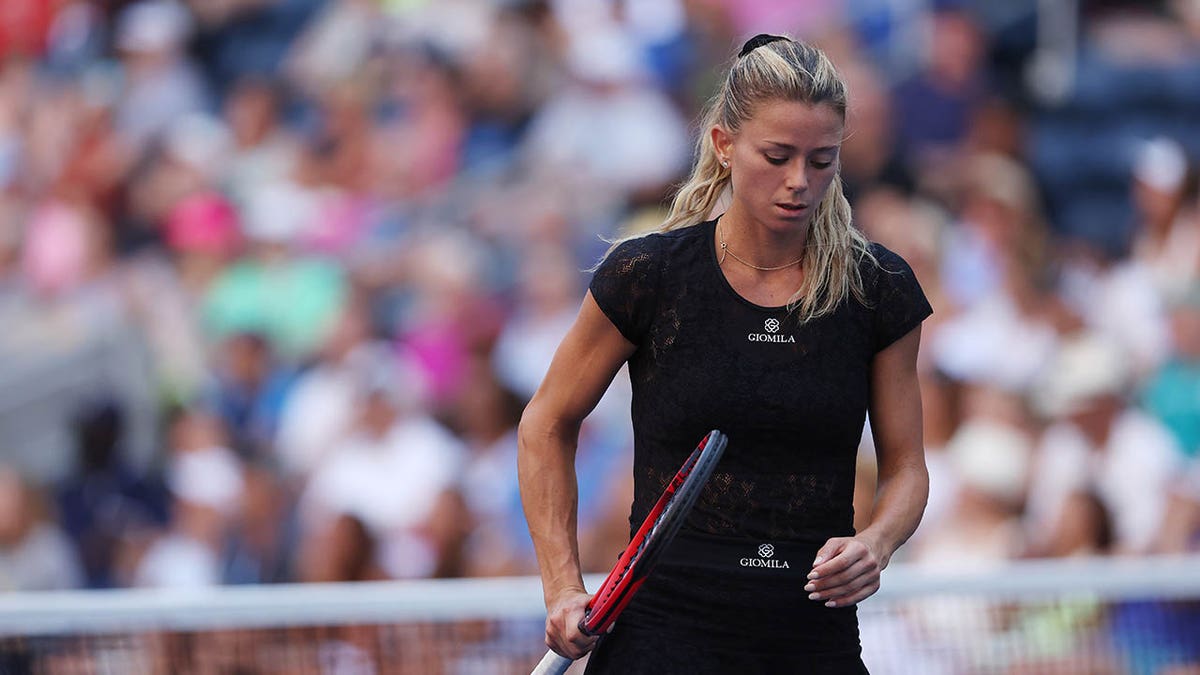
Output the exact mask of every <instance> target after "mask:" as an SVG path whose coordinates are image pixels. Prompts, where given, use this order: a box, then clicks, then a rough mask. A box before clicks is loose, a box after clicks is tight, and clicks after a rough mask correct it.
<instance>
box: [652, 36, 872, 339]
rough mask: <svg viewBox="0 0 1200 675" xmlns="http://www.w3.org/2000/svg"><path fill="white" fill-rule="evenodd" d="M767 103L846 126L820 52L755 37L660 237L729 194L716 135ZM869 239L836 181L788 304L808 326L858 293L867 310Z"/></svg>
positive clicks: (717, 105) (840, 90)
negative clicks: (801, 106) (864, 265)
mask: <svg viewBox="0 0 1200 675" xmlns="http://www.w3.org/2000/svg"><path fill="white" fill-rule="evenodd" d="M767 101H799V102H802V103H807V104H809V105H814V106H815V105H818V104H825V105H829V106H832V107H833V109H834V110H836V111H837V113H838V114H839V115H840V116H841V117H842V120H843V121H844V120H845V119H846V85H845V83H844V82H843V81H842V78H841V76H840V75H839V74H838V72H837V70H836V69H835V68H834V67H833V63H831V62H830V60H829V58H828V57H827V56H825V53H824V52H822V51H821V50H820V49H817V48H816V47H813V46H811V45H808V44H805V43H803V42H798V41H795V40H791V39H789V38H785V37H777V36H765V35H760V36H757V37H755V38H752V39H751V40H750V41H748V42H747V43H746V45H745V46H744V47H743V48H742V52H741V54H739V55H738V57H737V58H736V59H734V61H733V64H732V65H731V66H730V68H729V72H728V74H727V75H726V77H725V80H724V82H723V83H722V84H721V87H720V89H719V90H718V91H717V93H716V95H715V96H714V97H713V98H712V100H710V101H709V102H708V105H707V106H706V108H705V111H704V114H703V116H702V117H701V127H700V128H701V133H700V137H699V139H698V140H697V141H696V164H695V166H694V167H693V168H692V173H691V175H690V176H689V177H688V179H687V181H685V182H684V183H683V185H681V186H680V187H679V189H678V190H677V191H676V193H675V197H674V199H673V200H672V203H671V211H670V213H669V214H668V216H667V219H666V220H665V221H664V222H663V223H662V225H660V226H659V228H658V230H659V231H660V232H668V231H671V230H678V229H681V228H684V227H691V226H693V225H697V224H699V223H701V222H703V221H704V220H705V219H706V218H707V217H708V215H709V214H710V213H711V212H712V210H713V208H714V207H716V205H717V202H718V200H719V199H720V198H721V196H722V195H723V194H724V193H725V191H726V190H727V189H729V187H730V175H729V169H727V168H725V167H723V166H721V162H720V160H719V159H718V158H717V150H716V147H715V146H714V145H713V140H712V135H711V134H709V133H708V130H709V129H711V128H713V127H714V126H720V127H722V128H724V129H726V130H727V131H729V132H730V133H737V131H738V130H739V129H741V127H742V123H743V122H745V121H746V120H748V119H750V118H751V117H752V116H753V114H754V111H755V108H756V107H757V106H758V105H760V104H762V103H764V102H767ZM868 246H869V242H868V241H867V238H866V237H865V236H864V235H863V234H862V232H860V231H859V230H858V229H857V228H855V227H854V226H853V225H852V224H851V212H850V203H849V202H848V201H847V200H846V196H845V194H844V193H843V191H842V180H841V176H840V174H839V175H835V176H834V179H833V182H832V183H831V184H830V186H829V189H828V190H827V191H826V193H825V195H824V197H822V199H821V202H820V203H819V204H818V205H817V208H816V211H814V213H813V217H812V221H811V224H810V227H809V233H808V240H807V243H806V244H805V248H804V262H803V265H804V271H805V274H804V281H803V282H802V283H801V285H800V288H798V289H797V290H796V292H795V293H794V294H793V295H792V297H791V298H789V300H788V308H789V310H791V311H793V312H795V313H797V314H798V315H799V318H800V320H801V321H802V322H805V321H809V320H811V319H815V318H817V317H820V316H824V315H826V314H830V313H832V312H833V311H834V310H835V309H837V307H838V305H840V304H841V303H842V301H843V300H845V299H846V296H847V295H849V294H853V295H854V297H855V298H856V299H857V300H858V301H859V302H861V303H863V304H867V299H866V292H865V290H864V288H863V280H862V274H861V273H860V271H859V263H860V262H861V261H862V260H863V258H868V259H871V260H872V261H874V256H872V255H871V253H870V250H869V248H868Z"/></svg>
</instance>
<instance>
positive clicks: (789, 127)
mask: <svg viewBox="0 0 1200 675" xmlns="http://www.w3.org/2000/svg"><path fill="white" fill-rule="evenodd" d="M842 130H843V123H842V117H841V115H839V114H838V112H837V111H836V110H835V109H834V108H833V106H831V105H828V104H824V103H821V104H817V105H809V104H807V103H800V102H796V101H769V102H765V103H761V104H759V105H758V106H757V108H756V109H755V110H754V112H753V116H752V117H751V118H750V119H748V120H746V121H745V122H744V123H743V124H742V128H741V129H740V130H739V131H738V132H737V133H734V134H730V133H728V132H726V131H725V130H724V129H722V128H720V127H714V128H713V130H712V134H713V143H714V145H715V146H716V148H717V153H718V156H719V157H720V158H721V159H723V160H727V161H728V162H729V170H730V172H731V176H732V185H733V204H732V205H731V207H730V211H734V210H735V209H736V211H737V212H738V216H739V217H740V218H747V219H748V220H749V221H750V222H751V223H757V224H759V225H761V226H763V227H766V228H767V229H769V230H772V231H778V232H786V231H789V230H796V229H804V228H806V227H807V226H808V223H809V221H810V220H811V219H812V214H813V212H814V211H815V210H816V208H817V205H818V204H819V203H820V202H821V199H822V197H824V196H825V191H826V190H828V189H829V184H830V183H832V182H833V178H834V176H835V175H836V174H837V167H838V152H839V150H840V148H841V143H842Z"/></svg>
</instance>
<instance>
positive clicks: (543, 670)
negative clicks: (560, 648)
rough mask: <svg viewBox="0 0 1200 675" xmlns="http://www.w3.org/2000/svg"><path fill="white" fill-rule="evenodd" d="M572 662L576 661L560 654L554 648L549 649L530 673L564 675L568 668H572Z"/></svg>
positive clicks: (531, 674) (533, 674) (534, 674)
mask: <svg viewBox="0 0 1200 675" xmlns="http://www.w3.org/2000/svg"><path fill="white" fill-rule="evenodd" d="M572 663H574V661H573V660H571V659H568V658H567V657H565V656H559V655H558V654H556V653H555V652H554V650H553V649H547V650H546V655H545V656H543V657H542V660H541V661H539V662H538V664H537V666H535V667H534V669H533V672H532V673H530V674H529V675H562V674H563V673H565V672H567V668H570V667H571V664H572Z"/></svg>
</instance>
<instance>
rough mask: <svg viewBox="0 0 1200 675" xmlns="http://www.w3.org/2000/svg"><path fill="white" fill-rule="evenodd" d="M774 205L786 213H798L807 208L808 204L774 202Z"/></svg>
mask: <svg viewBox="0 0 1200 675" xmlns="http://www.w3.org/2000/svg"><path fill="white" fill-rule="evenodd" d="M776 206H778V207H779V208H781V209H783V210H784V211H787V212H788V213H800V212H801V211H803V210H804V209H807V208H808V204H776Z"/></svg>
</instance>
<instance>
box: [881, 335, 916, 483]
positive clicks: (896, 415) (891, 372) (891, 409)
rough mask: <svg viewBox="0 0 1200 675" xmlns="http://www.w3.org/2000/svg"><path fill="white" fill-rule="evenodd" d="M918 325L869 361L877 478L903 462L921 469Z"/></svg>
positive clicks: (890, 472)
mask: <svg viewBox="0 0 1200 675" xmlns="http://www.w3.org/2000/svg"><path fill="white" fill-rule="evenodd" d="M920 343H921V327H920V325H917V327H916V328H913V329H912V330H910V331H909V332H908V333H907V334H905V335H904V336H903V337H901V338H900V339H898V340H896V341H895V342H893V343H892V344H890V345H888V346H887V347H886V348H884V349H883V350H881V351H879V352H878V353H877V354H876V355H875V357H874V361H873V362H872V365H871V400H870V413H871V433H872V435H873V436H874V439H875V452H876V455H877V458H878V463H879V477H880V479H881V480H883V479H886V477H887V476H889V475H892V474H893V473H895V472H896V471H897V470H898V469H900V468H902V467H905V466H919V467H920V469H921V470H922V471H924V470H925V450H924V442H923V439H922V436H923V431H922V425H921V389H920V385H919V382H918V379H917V350H918V348H919V346H920Z"/></svg>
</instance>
